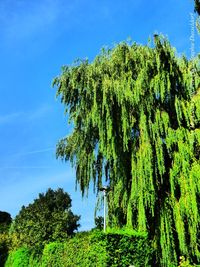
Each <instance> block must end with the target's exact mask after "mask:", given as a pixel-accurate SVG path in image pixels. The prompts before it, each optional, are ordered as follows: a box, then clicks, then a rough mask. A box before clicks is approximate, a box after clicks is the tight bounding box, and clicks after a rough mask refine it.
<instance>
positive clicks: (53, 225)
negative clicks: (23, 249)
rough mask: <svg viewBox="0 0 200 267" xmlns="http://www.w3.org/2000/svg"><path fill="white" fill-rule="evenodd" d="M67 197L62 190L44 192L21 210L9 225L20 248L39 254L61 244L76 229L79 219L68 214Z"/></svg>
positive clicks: (69, 206)
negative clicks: (47, 248) (55, 244)
mask: <svg viewBox="0 0 200 267" xmlns="http://www.w3.org/2000/svg"><path fill="white" fill-rule="evenodd" d="M70 208H71V199H70V196H69V195H68V194H67V193H65V192H63V190H62V189H58V190H56V191H54V190H52V189H48V191H47V192H46V193H45V194H39V198H38V199H35V200H34V202H33V204H30V205H29V206H27V207H22V209H21V211H20V212H19V214H18V215H17V216H16V218H15V220H14V223H13V225H12V228H11V229H12V233H13V234H15V235H16V236H17V239H18V241H20V244H21V245H23V244H24V245H27V246H29V247H34V248H35V247H37V248H38V249H39V250H41V249H42V248H43V246H44V245H45V244H46V243H48V242H51V241H55V240H60V241H61V240H65V239H66V238H67V237H68V236H71V235H73V233H74V231H75V230H77V228H78V227H79V224H78V221H79V219H80V216H77V215H74V214H73V213H72V211H71V209H70Z"/></svg>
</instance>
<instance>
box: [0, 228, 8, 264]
mask: <svg viewBox="0 0 200 267" xmlns="http://www.w3.org/2000/svg"><path fill="white" fill-rule="evenodd" d="M10 242H11V241H10V238H9V235H8V234H7V233H0V267H3V266H4V264H5V261H6V258H7V256H8V250H9V247H10Z"/></svg>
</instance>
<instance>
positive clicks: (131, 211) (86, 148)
mask: <svg viewBox="0 0 200 267" xmlns="http://www.w3.org/2000/svg"><path fill="white" fill-rule="evenodd" d="M54 85H56V86H57V88H58V91H57V96H59V97H60V98H61V102H62V103H63V104H64V105H65V107H66V112H67V114H68V116H69V120H70V121H71V122H73V125H74V129H73V132H72V133H71V134H70V135H69V136H68V137H66V138H63V139H62V140H61V141H60V142H59V143H58V145H57V156H58V157H61V158H62V159H64V160H70V161H71V162H72V163H73V164H74V166H75V169H76V181H77V183H78V184H79V185H80V189H81V191H82V193H83V194H84V193H85V192H86V191H87V189H88V188H89V185H90V183H91V181H93V183H94V185H95V188H96V189H97V192H98V190H99V189H100V187H102V181H103V180H104V179H106V180H107V182H108V183H109V185H110V188H111V191H110V192H109V193H108V211H109V214H108V216H109V225H110V226H111V227H120V226H124V225H126V226H127V227H129V228H134V229H138V230H139V231H144V232H146V231H147V232H148V233H149V236H150V238H151V239H152V240H153V241H154V247H156V252H157V263H156V264H157V265H156V266H159V265H161V266H167V267H168V266H171V265H172V264H177V259H178V256H180V255H186V256H187V257H190V258H191V259H193V260H194V261H196V262H197V261H198V260H199V259H200V252H199V241H198V240H199V235H200V234H199V227H200V157H199V152H200V129H199V128H200V89H199V88H200V64H199V59H198V58H195V59H193V60H192V61H191V60H188V59H187V58H186V57H177V55H176V52H175V49H174V48H172V47H171V46H170V44H169V42H168V41H167V40H166V39H165V38H163V37H159V36H157V35H155V36H154V45H152V44H151V43H150V44H149V45H147V46H142V45H137V44H135V43H130V44H127V43H120V44H119V45H117V46H116V47H114V48H113V49H108V50H105V49H104V50H103V51H102V53H101V54H100V55H99V56H97V57H96V58H95V60H94V61H93V62H91V63H90V62H88V61H87V60H83V61H78V62H76V63H75V64H74V65H72V66H66V67H63V69H62V74H61V75H60V77H57V78H56V79H55V80H54Z"/></svg>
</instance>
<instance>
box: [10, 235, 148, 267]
mask: <svg viewBox="0 0 200 267" xmlns="http://www.w3.org/2000/svg"><path fill="white" fill-rule="evenodd" d="M41 255H42V256H40V253H38V252H34V253H33V252H32V251H30V250H28V249H27V248H20V249H18V250H16V251H14V252H11V253H10V255H9V257H8V259H7V261H6V267H28V266H29V267H127V266H129V265H134V266H135V267H141V266H142V267H145V266H146V267H147V266H151V265H150V259H151V255H152V249H151V244H150V242H149V240H148V238H147V235H145V234H140V233H137V232H134V231H129V230H116V231H114V230H112V231H109V232H107V233H106V234H105V233H103V232H102V231H99V230H95V231H91V232H82V233H78V234H76V235H75V236H74V237H73V238H69V239H68V240H66V241H65V242H64V243H61V242H51V243H49V244H46V245H45V247H44V249H43V251H41Z"/></svg>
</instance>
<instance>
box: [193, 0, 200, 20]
mask: <svg viewBox="0 0 200 267" xmlns="http://www.w3.org/2000/svg"><path fill="white" fill-rule="evenodd" d="M194 10H195V12H197V14H198V15H199V16H200V1H199V0H195V7H194Z"/></svg>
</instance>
